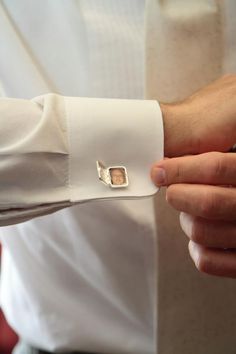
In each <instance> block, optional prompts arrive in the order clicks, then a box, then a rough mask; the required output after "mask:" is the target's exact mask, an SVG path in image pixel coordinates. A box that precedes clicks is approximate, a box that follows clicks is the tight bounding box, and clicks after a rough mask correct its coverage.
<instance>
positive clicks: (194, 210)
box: [151, 116, 236, 278]
mask: <svg viewBox="0 0 236 354" xmlns="http://www.w3.org/2000/svg"><path fill="white" fill-rule="evenodd" d="M235 119H236V116H235ZM151 175H152V179H153V182H154V183H155V184H156V185H158V186H167V192H166V198H167V201H168V203H170V204H171V205H172V206H173V207H174V208H175V209H177V210H179V211H181V213H180V224H181V227H182V229H183V231H184V232H185V233H186V235H187V236H188V237H189V239H190V242H189V251H190V255H191V257H192V259H193V261H194V263H195V265H196V267H197V268H198V269H199V270H200V271H202V272H206V273H209V274H212V275H218V276H225V277H233V278H236V154H235V153H220V152H209V153H205V154H201V155H196V156H186V157H177V158H172V159H166V160H163V161H160V162H158V163H156V164H155V165H154V166H153V169H152V173H151Z"/></svg>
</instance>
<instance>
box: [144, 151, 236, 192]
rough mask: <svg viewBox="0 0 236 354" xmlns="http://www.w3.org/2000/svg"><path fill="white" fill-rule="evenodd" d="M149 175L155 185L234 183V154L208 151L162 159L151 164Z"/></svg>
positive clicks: (235, 179)
mask: <svg viewBox="0 0 236 354" xmlns="http://www.w3.org/2000/svg"><path fill="white" fill-rule="evenodd" d="M151 177H152V180H153V182H154V183H155V184H156V185H157V186H164V185H166V186H168V185H170V184H175V183H196V184H197V183H201V184H212V185H236V154H235V153H221V152H209V153H205V154H201V155H194V156H193V155H192V156H184V157H177V158H172V159H168V160H162V161H160V162H158V163H157V164H154V165H153V167H152V170H151Z"/></svg>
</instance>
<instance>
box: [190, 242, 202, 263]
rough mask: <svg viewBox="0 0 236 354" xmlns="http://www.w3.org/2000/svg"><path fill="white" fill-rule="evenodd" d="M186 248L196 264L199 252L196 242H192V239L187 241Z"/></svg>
mask: <svg viewBox="0 0 236 354" xmlns="http://www.w3.org/2000/svg"><path fill="white" fill-rule="evenodd" d="M188 249H189V254H190V256H191V258H192V260H193V261H194V263H195V264H196V265H197V263H198V262H199V252H198V247H197V245H196V243H194V242H193V241H189V244H188Z"/></svg>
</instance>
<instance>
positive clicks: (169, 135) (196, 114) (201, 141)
mask: <svg viewBox="0 0 236 354" xmlns="http://www.w3.org/2000/svg"><path fill="white" fill-rule="evenodd" d="M161 110H162V113H163V123H164V142H165V144H164V146H165V156H167V157H174V156H182V155H187V154H199V153H203V152H207V151H221V152H226V151H228V150H229V149H230V148H231V147H232V146H233V145H234V143H235V142H236V75H226V76H223V77H222V78H220V79H219V80H216V81H215V82H213V83H212V84H210V85H208V86H206V87H205V88H203V89H201V90H199V91H198V92H196V93H195V94H194V95H192V96H190V97H189V98H188V99H186V100H184V101H183V102H180V103H175V104H161Z"/></svg>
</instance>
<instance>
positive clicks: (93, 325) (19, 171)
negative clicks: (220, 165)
mask: <svg viewBox="0 0 236 354" xmlns="http://www.w3.org/2000/svg"><path fill="white" fill-rule="evenodd" d="M125 6H126V7H125ZM231 6H232V7H234V3H233V2H225V3H224V4H223V6H222V8H221V7H220V6H219V4H218V3H217V2H215V1H207V2H206V1H198V2H195V1H188V2H187V1H176V2H174V1H162V2H158V1H148V2H147V4H146V33H147V40H146V43H147V47H146V69H147V90H146V92H147V97H149V98H153V99H154V100H159V101H163V102H173V101H179V100H183V99H184V98H186V97H188V96H189V95H190V94H192V93H193V92H194V91H196V90H197V89H199V88H201V87H203V86H205V85H206V84H208V83H209V82H211V81H213V80H214V79H216V78H218V77H219V76H221V75H222V74H223V73H224V72H225V71H228V70H229V68H230V69H231V71H232V70H233V69H234V67H233V66H232V67H230V65H231V64H232V63H234V60H232V58H234V51H233V52H230V55H227V57H228V58H230V59H231V61H230V60H229V61H227V63H226V62H224V65H225V66H224V67H223V65H222V63H223V61H224V59H223V53H225V51H223V47H222V46H221V45H222V43H224V44H225V43H227V48H228V47H231V45H230V46H228V45H229V43H231V42H230V41H229V40H228V39H229V38H230V36H228V37H225V39H224V40H223V42H221V41H222V38H223V37H222V29H224V28H225V27H224V26H223V25H222V22H220V21H219V19H221V18H222V17H223V14H224V13H225V12H224V11H225V10H227V13H228V15H229V16H228V22H227V26H228V23H231V24H232V16H231V14H232V13H233V12H232V9H231ZM143 11H144V2H142V1H129V2H122V3H121V2H120V3H119V2H117V1H114V2H113V1H109V2H108V1H107V2H106V1H104V2H103V1H99V2H98V1H96V2H95V1H92V0H91V1H88V0H86V1H80V2H76V1H70V2H51V1H47V2H45V3H44V6H42V4H41V3H38V2H35V3H33V5H32V2H30V1H25V2H21V3H20V4H19V2H18V3H16V2H14V1H11V2H10V1H4V2H3V3H2V6H1V21H2V22H1V23H2V31H1V36H2V40H1V43H4V45H3V50H4V53H3V54H4V55H3V56H1V65H0V67H1V78H2V87H3V90H4V92H5V94H6V95H7V96H9V97H19V98H24V100H16V99H3V100H2V102H1V117H3V118H2V119H3V120H4V124H2V126H5V127H6V130H5V131H4V130H3V132H4V134H2V137H1V138H2V139H1V144H2V156H1V161H2V170H1V180H0V185H1V186H3V188H2V190H1V207H2V212H1V223H2V225H4V224H5V225H6V224H10V223H17V222H20V221H24V220H27V219H30V218H33V217H34V216H39V215H43V214H47V213H50V212H52V211H55V210H57V209H60V208H63V207H66V206H71V204H76V203H78V205H76V206H74V207H73V208H69V209H65V210H61V211H60V212H59V213H55V214H52V215H51V216H45V217H43V218H36V219H33V220H31V221H30V222H27V223H24V224H19V225H16V226H12V227H7V228H2V229H1V230H2V233H1V239H2V242H3V244H4V246H5V248H4V258H3V273H2V286H1V301H2V305H3V308H4V312H5V313H6V315H7V318H8V320H9V322H10V323H11V325H12V326H13V328H14V329H15V330H16V331H17V333H18V334H19V335H20V337H21V338H22V340H23V343H22V344H21V345H20V346H19V347H18V348H17V349H16V353H20V352H21V353H22V352H23V353H27V352H29V351H31V352H32V351H33V352H35V353H40V350H41V353H42V352H43V351H42V350H44V351H45V350H46V351H47V352H48V351H49V352H57V351H60V352H63V351H64V352H69V351H77V352H79V351H80V352H83V351H87V352H94V353H114V354H115V353H136V354H144V353H145V354H149V353H150V354H151V353H152V354H153V353H156V352H157V353H158V354H162V353H167V352H168V353H175V354H176V353H181V354H183V353H190V352H196V353H198V354H201V353H202V354H203V353H204V354H205V353H206V352H207V353H212V354H213V353H214V354H218V353H220V354H221V353H223V352H227V353H233V352H234V348H235V345H234V344H235V340H234V330H233V328H234V326H235V324H236V323H235V314H236V309H235V306H234V304H235V299H234V297H235V296H234V292H235V290H236V289H235V283H234V281H230V280H228V279H224V280H222V279H220V280H219V279H216V278H209V277H203V276H200V275H199V274H198V273H197V272H194V270H193V269H192V268H191V266H190V263H189V260H188V258H187V252H186V244H185V240H184V239H183V238H182V239H181V238H180V237H178V235H177V231H178V230H179V227H178V220H177V218H176V216H177V214H174V212H173V211H171V210H170V209H168V207H167V206H166V204H165V202H164V200H163V201H162V200H161V195H159V196H158V197H157V200H156V203H157V205H156V217H157V231H158V232H157V238H156V237H155V231H156V230H155V225H154V210H153V206H152V199H151V198H147V199H142V197H147V196H150V195H153V194H154V193H155V192H156V191H157V189H156V188H155V187H154V186H153V185H152V183H151V181H150V179H149V170H150V167H151V164H152V163H153V162H154V161H157V160H160V159H161V158H162V157H163V156H162V120H161V112H160V110H159V106H158V104H157V103H156V102H155V101H141V100H129V101H126V100H109V99H105V100H98V99H91V98H90V99H84V98H78V96H86V95H87V96H90V97H93V96H97V97H101V96H102V97H119V98H122V97H125V98H142V86H143V85H142V43H143V41H142V36H141V33H142V31H141V28H142V14H143ZM230 20H231V22H230ZM42 24H43V25H42ZM230 26H231V25H230ZM227 28H228V27H227ZM231 32H232V31H230V30H229V34H230V33H231ZM226 39H227V40H226ZM62 48H63V50H62ZM101 48H102V49H103V50H102V51H101ZM68 53H70V55H68ZM232 53H233V54H232ZM228 54H229V53H228ZM209 63H210V65H209ZM226 64H227V65H226ZM13 70H14V72H12V71H13ZM127 73H128V74H127ZM10 74H11V75H10ZM46 92H59V93H60V94H63V95H65V96H75V97H65V98H63V97H62V96H59V95H54V94H49V95H44V96H40V97H37V98H35V99H33V100H31V101H29V100H27V98H28V99H29V98H31V97H34V96H38V95H41V94H45V93H46ZM214 92H215V91H214ZM220 92H221V94H222V90H221V91H220ZM161 107H162V111H163V116H164V134H165V153H166V155H167V156H168V155H169V156H171V157H173V156H175V154H176V155H185V154H188V153H200V152H203V151H196V150H195V151H189V147H190V146H191V141H192V137H193V136H194V134H192V132H193V131H194V130H193V129H190V130H187V128H189V125H187V124H186V123H187V122H188V121H189V122H190V120H189V119H183V121H182V124H184V126H183V125H182V124H181V126H180V130H181V132H182V134H181V136H180V135H179V131H177V130H175V129H173V126H174V125H175V123H174V122H175V121H174V120H172V119H171V116H172V115H171V114H170V115H169V114H167V115H166V113H165V108H168V109H169V106H161ZM178 107H179V106H178ZM214 107H215V105H214ZM214 107H213V108H214ZM213 108H212V111H211V112H214V109H213ZM177 111H179V109H177ZM177 111H176V112H175V114H174V118H177V117H178V114H177ZM214 115H215V114H213V116H214ZM111 116H112V119H111ZM28 117H30V119H29V118H28ZM184 118H187V115H185V117H184ZM178 121H179V120H178V119H177V120H176V122H178ZM168 122H169V125H168ZM191 122H194V121H192V120H191ZM221 122H222V117H221ZM67 123H69V126H67V125H66V124H67ZM171 125H172V127H171V128H170V129H169V127H170V126H171ZM200 126H201V127H205V122H204V124H201V125H200ZM7 127H9V129H7ZM13 127H14V129H13ZM190 127H192V128H193V125H192V126H191V125H190ZM221 129H222V126H221V127H220V129H218V131H221ZM231 129H232V128H231ZM207 131H208V130H207ZM16 132H17V137H16ZM180 138H181V139H180ZM114 141H122V146H121V145H120V144H119V146H115V147H114V145H113V143H114ZM177 143H178V144H177ZM230 146H231V145H230ZM111 147H112V149H111ZM212 147H213V145H211V149H212ZM175 151H176V152H175ZM100 159H101V160H102V161H103V162H104V164H105V165H106V166H115V165H124V166H125V167H126V168H127V173H128V178H129V185H128V187H127V188H121V189H118V188H116V189H112V188H110V187H109V186H105V185H103V184H102V183H101V182H100V181H99V178H98V174H97V170H96V161H97V160H100ZM158 166H159V167H160V165H158ZM168 166H171V165H168ZM163 167H164V165H163ZM68 171H69V172H68ZM194 171H195V170H194ZM167 174H168V171H167ZM183 180H185V179H184V178H183ZM186 181H187V182H188V180H186ZM157 182H158V184H160V183H159V182H160V181H157ZM167 182H168V180H167ZM175 182H176V180H175V179H173V180H171V183H174V184H175ZM197 182H198V183H199V181H197ZM162 184H165V183H164V181H163V183H162ZM167 184H168V183H167ZM16 186H17V187H16ZM180 187H181V185H180ZM170 188H171V187H170ZM174 188H176V187H174ZM170 191H171V189H170ZM172 191H173V187H172ZM126 198H127V199H128V198H133V199H134V200H124V199H126ZM103 199H110V200H109V201H107V202H106V203H105V202H103ZM117 199H122V200H117ZM94 200H98V201H96V202H95V201H94ZM172 200H173V197H172ZM85 201H90V203H83V204H82V202H85ZM173 204H174V203H173ZM181 210H182V209H181ZM185 211H186V212H188V213H190V214H191V212H190V211H189V210H185ZM156 243H157V244H158V253H157V254H156V252H155V249H156ZM156 272H157V273H158V274H156ZM156 279H158V283H156ZM157 300H158V301H157ZM226 306H227V311H226ZM228 308H230V311H229V310H228ZM222 333H223V335H222ZM156 334H157V336H156ZM32 347H34V348H32ZM37 348H38V349H37Z"/></svg>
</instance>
